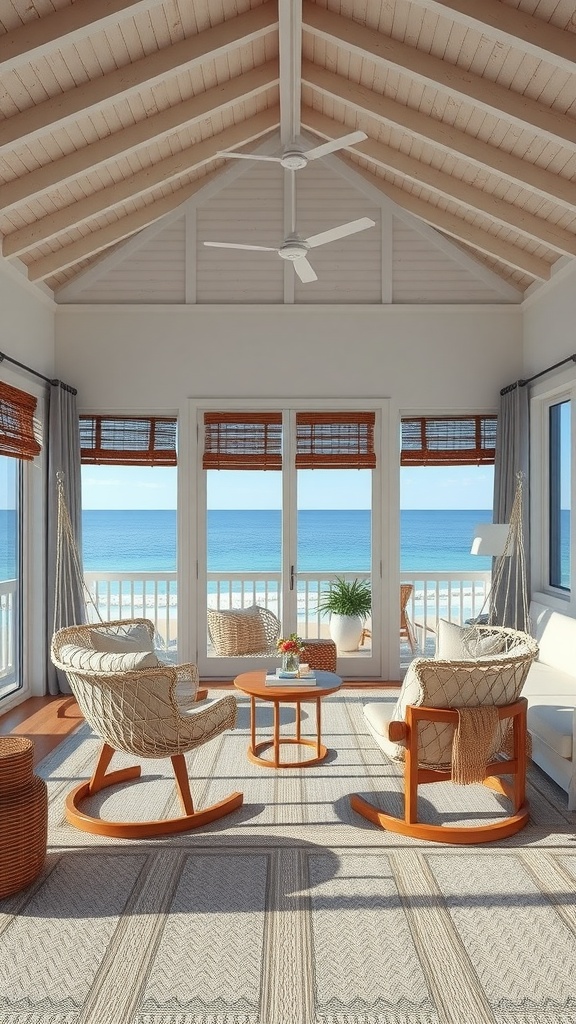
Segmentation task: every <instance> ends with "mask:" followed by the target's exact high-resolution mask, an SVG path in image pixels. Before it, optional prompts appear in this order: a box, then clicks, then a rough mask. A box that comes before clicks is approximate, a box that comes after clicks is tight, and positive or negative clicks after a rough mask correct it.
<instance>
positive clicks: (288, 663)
mask: <svg viewBox="0 0 576 1024" xmlns="http://www.w3.org/2000/svg"><path fill="white" fill-rule="evenodd" d="M299 670H300V655H299V654H298V653H297V652H295V651H284V652H283V653H282V672H290V674H291V675H294V676H297V675H298V672H299Z"/></svg>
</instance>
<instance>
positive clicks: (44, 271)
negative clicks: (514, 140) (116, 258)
mask: <svg viewBox="0 0 576 1024" xmlns="http://www.w3.org/2000/svg"><path fill="white" fill-rule="evenodd" d="M221 173H222V169H220V170H216V171H214V172H213V173H212V174H210V175H207V176H205V177H204V178H200V179H199V180H198V181H193V182H191V183H190V184H189V185H186V186H184V187H183V188H180V189H178V190H177V191H176V192H173V193H172V194H171V195H169V196H164V197H163V198H162V199H157V200H156V202H154V203H151V204H150V205H149V206H144V207H143V208H142V209H140V210H136V211H135V212H134V213H130V214H128V216H126V217H122V218H121V220H117V221H114V223H112V224H106V226H105V227H103V228H99V229H97V230H96V231H92V232H91V233H90V234H88V235H86V236H85V237H84V238H79V239H78V240H77V241H76V242H71V243H70V244H69V245H65V246H63V247H62V248H61V249H58V250H57V251H56V252H52V253H50V254H49V255H48V256H43V257H42V258H41V259H39V260H36V261H35V262H34V263H30V264H29V265H28V279H29V280H30V281H45V280H46V278H47V277H52V276H53V275H54V274H57V273H58V271H60V270H66V269H67V267H71V266H72V265H73V264H74V263H80V261H81V260H84V259H86V258H87V257H89V256H96V255H97V253H99V252H102V250H103V249H108V248H109V247H110V246H111V245H116V243H117V242H121V241H122V240H123V239H124V238H129V237H130V235H133V234H135V233H136V231H141V230H142V228H145V227H148V225H149V224H153V223H154V221H156V220H159V218H160V217H164V216H166V214H167V213H171V212H172V210H174V209H175V208H176V207H177V206H181V205H182V203H185V202H186V200H188V199H190V198H191V196H193V195H194V193H195V192H199V191H200V189H201V188H203V187H204V186H205V185H206V184H207V183H208V182H209V181H211V180H212V178H215V177H216V176H217V175H218V174H221Z"/></svg>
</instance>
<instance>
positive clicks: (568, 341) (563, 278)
mask: <svg viewBox="0 0 576 1024" xmlns="http://www.w3.org/2000/svg"><path fill="white" fill-rule="evenodd" d="M575 323H576V265H575V264H574V263H571V264H567V265H566V267H565V268H564V269H563V270H561V271H559V272H558V273H557V274H556V275H555V277H552V279H551V280H550V281H549V282H548V283H547V284H545V285H543V286H542V287H541V288H539V289H538V291H537V292H535V293H534V294H533V295H532V296H530V298H529V299H527V300H526V302H525V304H524V368H523V376H525V377H529V376H531V375H532V374H533V373H539V372H540V370H544V369H545V367H547V366H551V365H552V364H553V363H557V362H560V360H561V359H566V357H567V356H571V355H572V354H573V353H574V352H576V337H575V334H574V324H575Z"/></svg>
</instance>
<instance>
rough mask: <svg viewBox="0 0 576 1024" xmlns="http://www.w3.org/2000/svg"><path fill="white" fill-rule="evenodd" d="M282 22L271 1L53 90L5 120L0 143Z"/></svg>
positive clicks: (211, 55)
mask: <svg viewBox="0 0 576 1024" xmlns="http://www.w3.org/2000/svg"><path fill="white" fill-rule="evenodd" d="M277 24H278V17H277V12H276V5H275V4H273V3H265V4H263V5H262V6H261V7H256V8H254V9H253V10H251V11H248V12H247V13H246V14H239V15H238V17H236V18H230V19H229V20H228V21H224V22H222V23H221V24H220V25H216V26H215V27H214V28H209V29H206V31H205V32H201V33H200V34H199V35H196V36H191V37H190V38H189V39H183V40H182V41H181V42H179V43H174V45H173V46H167V47H165V48H164V49H162V50H157V51H156V53H152V54H150V55H149V56H147V57H142V58H141V59H140V60H137V61H134V63H133V64H127V65H125V66H124V67H121V68H117V69H116V71H111V72H110V73H109V74H106V75H101V76H100V77H99V78H94V79H92V80H91V81H90V82H85V83H84V84H83V85H79V86H77V87H76V88H75V89H69V90H68V92H64V93H61V94H60V95H59V96H52V97H51V98H50V99H48V100H44V102H43V103H38V104H36V106H33V107H28V108H27V109H26V110H23V111H22V112H21V113H19V114H14V115H13V116H12V117H9V118H6V120H5V121H2V122H0V148H4V147H6V146H11V145H13V144H14V143H15V142H22V140H23V139H27V138H29V137H30V136H31V135H35V134H38V133H40V132H43V131H47V130H48V129H50V128H53V127H54V126H55V125H56V124H61V123H62V122H63V121H66V120H69V119H70V118H73V117H75V116H76V115H77V114H79V113H80V112H86V111H87V110H89V109H90V108H92V107H95V106H101V104H102V103H106V102H112V101H114V100H115V99H118V98H119V97H120V96H123V95H125V94H126V93H127V92H130V91H131V90H132V89H137V88H139V87H140V86H142V85H144V84H148V85H150V83H151V82H154V81H157V80H158V79H166V78H167V77H169V76H171V75H177V74H178V73H179V72H180V71H181V70H182V68H183V67H188V68H190V67H193V66H194V65H196V64H202V63H204V62H205V61H207V60H214V59H215V58H216V57H218V56H221V55H222V54H224V53H226V52H229V50H230V47H234V46H244V45H246V44H247V43H249V42H251V41H253V40H255V39H259V38H261V37H262V36H265V35H267V34H268V33H269V32H272V31H274V29H275V28H276V26H277Z"/></svg>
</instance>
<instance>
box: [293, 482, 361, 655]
mask: <svg viewBox="0 0 576 1024" xmlns="http://www.w3.org/2000/svg"><path fill="white" fill-rule="evenodd" d="M297 495H298V500H297V506H298V509H297V511H298V515H297V542H296V555H297V562H296V564H297V574H296V578H297V585H296V592H297V610H298V632H299V633H300V634H301V635H303V636H305V637H308V638H311V639H316V638H325V639H327V638H330V636H331V630H330V615H329V614H328V613H322V612H321V611H320V610H319V609H320V607H321V605H322V603H323V600H324V599H325V597H326V595H327V594H328V593H329V592H330V587H331V585H333V584H334V583H335V582H336V580H337V578H338V579H340V580H343V581H344V583H345V584H347V585H350V584H353V583H354V581H356V580H357V581H359V582H360V583H363V582H366V583H368V585H369V586H370V587H372V576H373V573H372V560H373V556H372V550H373V545H372V529H373V526H372V520H373V516H372V470H370V469H360V470H358V469H338V470H334V469H299V470H298V471H297ZM357 634H358V637H357V641H358V642H357V643H356V642H354V644H353V647H352V650H346V651H344V650H342V649H338V658H339V659H346V660H345V662H343V661H340V662H339V668H340V670H341V671H342V672H344V673H345V674H346V675H348V674H349V673H350V672H352V668H354V671H357V669H358V664H359V663H360V661H362V662H366V663H367V664H366V667H367V668H368V663H369V665H370V670H371V672H373V657H374V648H375V639H376V638H375V637H374V635H373V629H372V618H371V615H368V617H366V618H363V617H359V619H358V630H357ZM352 662H354V666H352ZM357 663H358V664H357Z"/></svg>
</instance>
